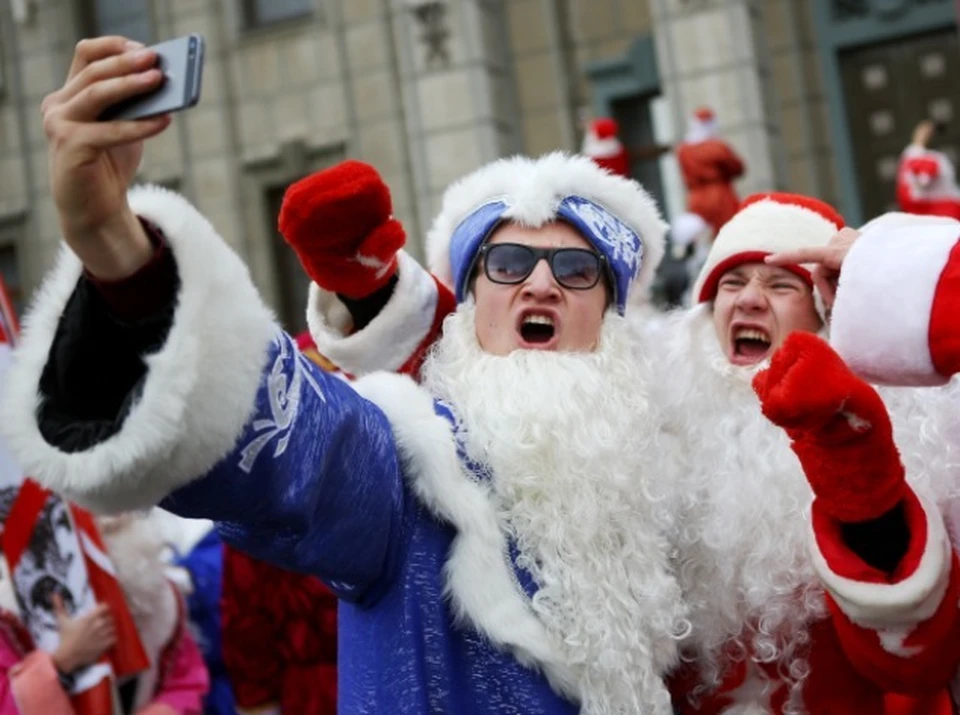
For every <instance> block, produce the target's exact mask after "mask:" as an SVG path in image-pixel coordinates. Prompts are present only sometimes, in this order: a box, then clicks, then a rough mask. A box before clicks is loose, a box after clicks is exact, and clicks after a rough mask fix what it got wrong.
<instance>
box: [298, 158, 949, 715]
mask: <svg viewBox="0 0 960 715" xmlns="http://www.w3.org/2000/svg"><path fill="white" fill-rule="evenodd" d="M325 178H329V175H326V176H318V177H314V178H313V179H312V181H311V183H312V190H313V194H312V195H313V197H314V199H315V200H316V201H317V203H316V204H315V206H319V205H322V203H323V202H322V201H320V200H319V196H320V195H321V194H322V193H323V184H324V179H325ZM300 188H301V189H303V188H304V186H301V187H300ZM320 213H322V211H321V212H320ZM842 226H843V221H842V219H841V218H840V217H839V216H838V215H837V214H836V212H834V211H833V210H832V209H831V208H830V207H829V206H826V205H825V204H823V203H821V202H818V201H816V200H812V199H807V198H805V197H800V196H795V195H781V194H771V195H761V196H758V197H755V198H753V199H751V200H750V201H748V202H747V203H746V205H745V207H744V209H743V210H742V211H741V212H740V213H739V214H738V215H737V216H736V217H735V218H734V220H732V221H731V222H730V223H729V224H728V225H727V226H726V227H725V229H724V230H723V231H722V232H721V234H720V236H719V237H718V239H717V242H716V243H715V244H714V247H713V250H712V251H711V254H710V255H709V256H708V260H707V263H706V265H705V266H704V269H703V271H702V272H701V276H700V279H699V280H698V283H697V286H696V289H695V290H696V293H695V294H696V295H697V297H698V299H699V300H700V301H701V304H700V306H699V307H698V308H696V309H693V310H691V311H688V312H685V313H679V314H677V315H676V317H674V318H673V319H672V320H671V321H669V322H668V323H667V325H666V326H665V327H662V328H661V329H660V330H659V331H658V333H657V334H656V335H651V336H649V337H650V339H651V341H652V342H650V343H645V344H657V345H658V350H662V351H663V354H662V355H660V356H658V359H657V360H656V361H654V363H653V374H652V376H649V375H648V378H647V379H650V380H651V383H650V384H651V394H652V395H654V397H655V401H657V402H658V403H660V404H661V405H662V406H663V407H664V410H665V413H666V416H665V422H664V425H663V427H662V429H663V438H662V440H661V441H660V443H659V448H658V449H659V454H658V457H659V459H660V467H661V469H662V470H663V471H664V473H665V474H668V475H669V479H670V480H671V481H672V482H673V483H674V484H676V485H677V486H678V493H679V497H678V500H677V502H676V504H675V505H674V508H675V509H676V512H677V514H681V515H682V519H681V520H680V522H681V523H682V524H683V528H681V529H680V530H679V532H678V536H677V545H678V547H679V554H680V555H679V562H678V564H679V566H678V568H679V575H680V579H681V584H682V586H683V588H684V593H685V598H686V599H687V601H688V603H689V605H690V607H691V608H692V613H693V618H692V622H693V628H692V631H691V636H690V639H689V640H688V649H687V652H686V655H687V657H688V658H689V659H690V662H689V665H688V668H687V669H685V670H684V671H682V672H679V673H678V674H677V675H676V679H675V681H674V693H675V699H676V703H677V707H678V708H679V709H680V711H681V712H683V713H721V712H723V713H730V714H732V713H748V712H751V713H753V712H756V713H763V712H774V713H779V712H809V713H812V714H814V715H821V714H824V715H825V714H828V713H830V714H832V713H860V712H874V713H889V714H892V713H902V712H913V713H949V712H951V707H952V706H951V705H950V702H949V696H948V694H947V692H946V689H945V684H946V683H947V682H948V680H949V679H950V677H952V675H953V672H954V670H955V668H956V662H957V653H956V648H955V647H954V645H955V640H953V639H954V638H955V635H951V636H950V637H946V636H944V634H946V633H951V634H956V633H957V611H956V600H957V599H956V598H955V597H954V596H949V595H945V589H947V588H949V590H950V591H949V592H950V593H954V592H955V591H956V590H957V572H956V569H955V564H954V562H953V560H952V558H951V556H950V553H949V549H948V547H947V540H946V534H945V532H944V529H943V524H942V521H941V520H940V516H939V511H938V509H937V506H940V507H941V508H943V507H944V506H945V505H946V504H948V503H949V499H950V497H952V496H953V495H954V494H955V493H956V489H955V486H954V485H953V484H951V483H950V480H949V476H950V474H951V470H950V463H951V459H952V457H951V456H950V454H949V453H948V452H949V451H950V450H949V449H945V445H947V446H949V444H950V442H949V440H948V439H947V432H948V429H949V425H950V424H951V418H950V416H951V414H952V413H953V412H955V402H954V401H953V399H952V398H951V396H950V395H946V394H942V395H936V396H927V397H925V398H924V399H918V398H917V396H916V395H914V394H903V395H898V394H893V395H890V396H888V397H887V399H888V402H889V403H890V404H891V405H893V406H894V419H895V421H896V423H897V427H898V430H899V431H898V433H897V434H898V438H899V439H901V440H902V442H903V444H904V445H905V446H906V449H905V450H904V453H905V457H904V460H905V463H906V466H907V471H906V473H907V474H908V475H909V478H910V484H911V485H914V486H915V487H916V489H917V490H918V492H920V493H922V494H923V495H924V498H923V500H920V499H918V498H917V497H916V496H915V495H914V492H913V491H912V489H911V488H908V487H906V486H904V481H903V479H902V476H903V469H902V468H901V466H900V461H899V458H898V457H897V455H896V452H895V451H894V450H893V448H892V445H891V442H890V434H889V430H888V428H887V427H885V425H886V424H887V422H888V420H887V417H886V414H885V408H884V406H883V404H882V403H880V402H879V401H878V400H876V399H875V398H874V396H873V392H872V391H871V390H870V388H868V387H866V386H865V385H863V384H862V383H860V381H859V380H858V379H856V378H854V377H853V376H852V375H850V374H849V373H848V372H846V371H845V370H844V369H843V367H842V364H839V363H838V361H837V360H836V359H835V357H834V356H833V355H832V354H831V352H830V350H829V348H827V347H826V345H825V344H823V343H822V342H817V341H814V342H812V343H809V342H806V343H805V342H800V343H798V344H794V345H792V346H791V347H790V351H789V352H788V354H787V355H786V356H784V357H783V358H782V359H781V361H780V363H779V365H777V366H775V367H776V369H775V370H774V373H773V374H774V377H773V378H772V379H766V380H764V381H763V382H762V383H761V385H760V386H759V388H758V389H759V390H760V392H761V394H762V397H763V399H764V402H765V404H766V407H767V410H768V412H770V413H771V415H772V416H773V417H774V419H776V420H778V421H779V422H781V423H782V424H784V426H786V427H788V428H789V429H788V432H789V435H788V434H787V432H784V431H781V430H779V429H777V427H775V426H773V425H771V424H770V422H769V421H768V420H767V419H766V418H765V417H764V416H763V415H761V413H760V409H759V405H758V402H757V398H756V396H755V394H754V390H753V386H752V384H751V383H752V380H753V378H754V377H755V375H756V374H757V372H758V370H760V369H761V368H762V367H763V366H764V365H765V364H766V363H767V361H768V360H769V358H770V356H771V355H772V354H773V353H774V351H775V350H776V349H777V348H778V347H780V346H781V345H782V344H783V343H784V342H785V341H786V339H787V337H788V336H789V335H790V334H791V333H794V332H798V331H799V332H805V333H815V332H819V331H822V330H823V318H822V315H821V312H820V311H819V310H818V307H817V301H816V300H815V296H814V291H813V289H812V281H811V277H810V271H809V268H810V267H809V266H802V265H798V264H789V265H787V266H786V267H773V266H767V265H766V264H765V263H764V258H765V257H766V256H767V255H769V254H771V253H776V252H780V251H783V250H788V249H790V248H795V247H804V246H810V245H813V246H821V245H823V244H825V243H826V242H827V240H828V239H829V238H830V237H831V236H832V235H833V234H834V233H836V232H837V231H838V230H839V229H840V228H841V227H842ZM296 228H297V226H294V225H292V224H291V225H288V226H287V236H288V238H292V239H293V240H295V241H296V240H301V241H306V242H307V243H316V239H315V238H311V236H313V237H315V236H316V235H317V234H316V233H313V232H297V230H296ZM344 259H346V260H349V257H348V256H344ZM325 265H326V262H325ZM308 268H313V269H314V270H313V272H312V275H314V278H315V281H316V279H317V278H318V277H319V278H320V280H323V273H324V271H325V270H327V269H326V268H321V267H319V266H318V267H315V268H314V266H313V265H312V264H308ZM404 273H406V275H404ZM419 275H423V277H417V276H419ZM396 280H397V287H396V289H395V292H394V293H393V294H391V295H390V296H389V297H388V298H387V299H386V302H385V303H384V304H383V307H382V308H381V312H380V313H379V314H377V315H376V317H374V318H373V319H372V320H368V321H367V322H365V323H364V324H363V329H361V330H360V331H359V332H356V333H353V334H350V335H344V334H342V333H340V330H341V329H342V328H343V327H344V326H345V325H349V324H350V319H349V317H343V315H344V314H341V313H339V311H337V310H333V306H334V305H337V304H340V303H341V301H339V300H338V299H337V298H336V296H335V295H333V294H330V293H328V292H325V291H323V290H321V289H320V288H319V287H318V286H317V285H316V284H315V285H314V286H313V288H312V296H313V300H314V304H315V305H320V306H323V307H324V309H325V310H326V311H327V313H326V314H327V315H341V317H342V318H343V322H342V323H341V324H340V326H339V327H338V326H335V325H333V324H332V323H330V322H329V321H326V322H324V321H320V320H315V322H314V323H313V325H312V327H313V328H314V334H315V335H318V336H320V341H321V344H322V345H323V346H324V347H323V349H324V351H325V352H326V353H327V354H331V353H333V354H336V355H337V356H338V358H340V359H342V360H346V361H347V363H346V365H347V366H348V367H347V369H351V367H349V366H351V365H352V366H353V367H352V369H358V368H359V369H363V367H370V363H369V357H368V358H367V359H368V362H367V363H366V364H365V365H357V364H356V363H357V361H356V360H355V358H356V357H358V355H356V354H355V353H354V352H353V351H354V346H356V345H358V344H363V345H364V347H365V348H371V347H373V346H379V347H378V348H377V349H376V350H375V351H374V353H373V354H374V355H375V356H376V357H378V358H380V359H384V360H386V361H389V362H391V363H392V364H394V365H398V364H402V363H403V362H405V361H407V359H408V357H409V354H398V353H397V352H395V351H394V350H391V345H399V344H400V343H399V342H398V339H399V338H400V337H401V336H403V338H405V339H406V340H407V341H410V340H411V338H412V336H413V335H414V334H416V335H420V336H421V337H423V338H424V339H425V340H427V341H429V340H431V339H432V337H431V336H432V335H434V333H431V331H430V329H429V327H428V326H429V325H430V324H431V322H435V321H430V320H429V319H426V318H423V317H422V316H421V317H420V318H419V324H418V323H417V319H416V318H415V314H416V313H417V312H418V310H416V309H415V310H412V311H408V310H407V309H406V308H405V306H406V307H410V306H414V305H415V304H420V305H424V304H425V305H431V304H432V303H431V300H430V299H428V300H423V301H416V302H414V301H412V300H411V299H412V297H413V296H415V295H418V294H421V295H422V294H426V295H428V296H432V295H436V292H435V291H434V289H433V286H434V285H435V283H434V282H433V281H432V280H431V279H430V278H429V277H428V276H426V275H425V274H423V272H422V270H420V271H419V272H418V270H417V267H416V265H415V264H413V263H401V271H400V274H399V275H398V276H397V277H396ZM401 283H402V284H403V285H404V286H410V285H414V284H419V285H421V286H422V287H423V290H422V292H421V291H416V290H409V289H404V288H401ZM353 292H354V294H358V293H361V292H362V291H361V289H360V287H359V286H353ZM380 300H382V297H381V298H380ZM374 302H377V300H374ZM320 316H321V314H320V313H318V316H316V317H320ZM418 325H419V327H418ZM398 328H399V330H398ZM640 329H641V330H642V329H644V327H643V326H640ZM368 355H369V353H368ZM351 360H353V361H354V362H351ZM661 371H662V372H661ZM784 375H793V377H792V378H791V379H790V380H786V378H783V377H782V376H784ZM784 383H786V384H791V385H793V388H792V389H791V390H789V391H788V392H787V393H786V394H784V392H783V391H782V390H780V391H777V390H773V389H771V388H772V386H774V385H778V384H784ZM820 384H826V385H829V386H832V387H833V388H834V389H835V390H836V392H837V393H839V394H841V395H844V396H852V395H857V396H858V397H857V401H856V410H858V411H859V412H856V414H857V419H862V420H864V422H863V424H866V422H870V423H871V424H873V425H875V427H876V428H875V429H873V430H867V431H865V433H864V434H863V435H856V437H857V439H852V438H851V439H850V440H849V441H848V443H845V442H844V439H842V438H840V437H836V440H835V441H832V440H834V436H832V435H833V434H834V430H835V428H836V425H835V424H834V421H833V418H832V417H831V414H832V413H830V411H829V410H827V411H826V413H822V410H821V408H823V409H826V408H824V407H823V404H821V403H816V405H814V406H813V407H811V410H812V411H813V412H817V411H818V410H821V413H818V414H817V415H807V416H806V417H804V420H800V422H801V426H802V424H805V420H806V419H807V417H809V420H810V425H808V426H807V427H804V428H798V427H797V425H795V424H794V423H793V422H794V421H796V420H797V419H799V418H798V417H797V412H801V413H802V412H803V409H802V407H803V405H804V404H806V403H805V401H804V399H803V398H804V396H805V395H806V394H807V393H809V394H810V395H820V396H822V394H823V390H821V391H820V392H818V391H817V390H816V389H814V388H815V387H816V386H817V385H820ZM768 385H769V386H771V387H768ZM931 398H933V399H931ZM842 401H843V399H841V400H840V402H842ZM824 404H829V400H828V401H827V403H824ZM834 404H837V403H834ZM791 405H792V406H793V407H794V408H795V410H796V412H792V411H791ZM849 407H850V409H851V410H853V409H854V404H853V403H850V405H849ZM851 414H854V412H851ZM918 415H923V419H924V422H923V425H924V426H923V429H921V430H917V429H915V425H912V424H909V425H908V423H907V420H908V418H910V419H914V420H915V419H917V416H918ZM844 419H846V418H844ZM854 421H856V420H854ZM791 439H793V441H794V442H795V444H798V445H805V444H806V445H809V446H807V447H800V448H799V452H800V454H801V463H800V464H798V461H797V455H795V454H794V453H793V452H792V451H791V450H790V442H791ZM838 443H839V444H838ZM671 445H673V446H674V447H675V449H671ZM834 449H836V450H837V451H839V452H840V453H841V455H840V456H831V455H832V454H834V452H833V451H832V450H834ZM833 459H837V460H838V461H839V462H840V463H841V464H848V463H849V464H855V465H860V466H864V467H866V468H865V469H864V471H865V472H866V475H867V476H866V478H865V481H864V475H859V474H857V473H856V471H857V470H847V471H846V472H841V471H840V470H839V469H838V470H837V472H836V473H835V474H834V473H832V472H831V474H833V475H834V477H835V478H830V479H825V478H824V474H823V465H824V464H831V460H833ZM867 465H869V466H867ZM801 466H802V467H804V468H805V471H806V475H807V477H808V479H809V482H808V480H807V479H804V470H803V469H801ZM858 480H859V481H858ZM811 483H812V485H813V487H814V489H813V490H812V489H811ZM851 492H852V493H851ZM814 495H817V496H818V497H819V500H818V503H819V505H820V506H819V507H817V508H815V509H814V522H813V524H814V525H815V533H816V538H817V541H818V543H819V542H820V541H822V540H823V539H828V540H829V538H830V537H831V535H832V537H834V538H836V537H839V536H842V538H841V539H839V541H840V542H841V543H847V541H849V542H850V543H851V544H852V545H853V546H852V547H851V548H845V549H839V550H830V549H828V550H827V551H826V552H824V550H817V549H814V550H813V551H812V552H811V549H810V522H809V521H808V519H807V518H806V517H805V514H806V513H807V512H808V511H809V509H810V508H811V503H812V501H813V497H814ZM891 495H894V496H891ZM871 544H872V545H874V546H875V547H876V548H875V550H873V551H871V548H872V547H871V546H870V545H871ZM865 545H866V546H865ZM827 594H829V596H828V595H827ZM861 599H862V600H861ZM879 603H885V604H886V607H885V608H878V607H877V605H876V604H879ZM918 604H922V607H918ZM854 624H859V625H861V626H866V627H870V628H876V629H878V630H880V631H882V633H881V635H880V636H872V639H871V638H867V639H862V640H860V641H859V642H858V645H857V646H851V643H850V642H849V641H848V640H847V639H848V638H849V637H850V635H851V630H854V631H855V630H856V625H854ZM899 690H903V691H907V692H910V693H912V694H913V695H912V696H911V697H909V698H906V699H898V697H897V696H895V695H891V694H890V693H892V692H894V691H899ZM900 707H905V708H907V709H898V708H900Z"/></svg>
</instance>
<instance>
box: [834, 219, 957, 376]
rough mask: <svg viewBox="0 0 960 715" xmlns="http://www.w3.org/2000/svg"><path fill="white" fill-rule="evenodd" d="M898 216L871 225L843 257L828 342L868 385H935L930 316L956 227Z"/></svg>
mask: <svg viewBox="0 0 960 715" xmlns="http://www.w3.org/2000/svg"><path fill="white" fill-rule="evenodd" d="M900 216H901V217H900V218H898V217H897V215H894V216H892V217H891V218H890V219H889V220H876V221H873V222H871V223H870V224H869V225H868V226H867V227H866V230H865V231H864V233H863V234H862V235H861V236H860V238H859V239H857V240H856V241H855V242H854V244H853V247H852V248H851V249H850V252H849V253H848V254H847V257H846V258H845V259H844V262H843V268H842V269H841V275H840V285H839V288H838V290H837V299H836V302H835V303H834V306H833V313H832V316H831V325H830V343H831V345H833V348H834V349H835V350H836V351H837V352H838V353H839V354H840V356H841V357H842V358H843V359H844V360H845V361H846V363H847V364H848V365H849V366H850V367H851V369H853V370H854V371H855V372H856V373H857V374H858V375H860V376H861V377H863V378H864V379H865V380H868V381H870V382H876V383H880V384H889V385H942V384H944V383H945V382H946V381H947V377H946V376H944V375H940V374H939V373H938V372H937V371H936V369H934V365H933V359H932V358H931V355H930V344H929V332H930V316H931V312H932V310H933V302H934V297H935V295H936V290H937V282H938V280H939V278H940V274H941V273H942V272H943V269H944V267H945V266H946V265H947V261H948V259H949V256H950V252H951V251H952V250H953V248H954V246H955V245H956V243H957V240H958V239H960V222H957V221H953V220H951V219H943V218H934V217H924V218H920V217H917V220H916V221H911V222H909V223H907V224H904V223H903V219H902V215H900ZM930 219H933V220H930Z"/></svg>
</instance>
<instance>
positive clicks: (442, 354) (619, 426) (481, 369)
mask: <svg viewBox="0 0 960 715" xmlns="http://www.w3.org/2000/svg"><path fill="white" fill-rule="evenodd" d="M474 314H475V311H474V309H473V306H472V303H467V304H464V305H462V306H461V307H460V308H459V309H458V311H457V313H455V314H454V315H452V316H450V317H449V318H447V320H446V322H445V323H444V336H443V338H442V340H441V341H440V342H439V343H438V344H437V346H436V347H435V349H434V351H433V352H432V353H431V355H430V356H429V357H428V359H427V362H426V364H425V366H424V369H423V376H424V384H425V385H426V387H427V388H428V389H429V390H430V391H431V393H432V394H434V395H435V396H436V397H439V398H440V399H442V400H444V401H445V402H447V403H448V404H450V405H451V406H452V407H453V410H454V412H455V413H456V415H457V417H458V419H459V420H460V428H461V436H462V439H463V441H464V445H465V448H466V450H467V453H468V455H469V457H470V458H471V459H472V460H473V461H475V462H477V463H479V464H483V465H486V466H488V467H489V468H490V469H491V472H492V474H493V477H492V479H493V491H494V495H495V498H496V499H497V501H498V504H497V507H498V512H499V516H500V518H501V525H502V528H504V529H505V530H506V533H508V534H509V535H510V536H511V537H512V538H513V539H514V540H515V542H516V545H517V548H518V550H519V554H520V555H519V558H518V565H520V566H521V567H523V568H525V569H527V570H528V571H529V572H530V573H531V575H532V576H533V578H534V580H535V582H536V583H537V585H538V587H539V590H538V592H537V593H536V595H535V596H534V597H533V599H532V608H533V610H534V611H535V612H536V614H537V615H538V617H539V618H540V620H541V621H542V622H543V624H544V625H545V626H546V627H547V629H548V631H549V632H551V634H552V635H554V636H555V637H556V640H557V641H558V642H559V643H560V648H561V649H562V655H563V657H564V658H565V660H566V662H567V663H568V664H569V665H570V666H571V667H572V668H573V670H574V672H575V673H576V674H577V677H578V680H579V686H580V692H581V697H582V703H581V704H582V712H584V713H591V714H594V713H596V714H600V713H603V714H607V713H609V714H614V713H616V714H620V713H624V714H625V713H631V714H632V713H639V712H642V713H656V714H660V713H663V714H664V715H668V714H669V713H671V712H672V708H671V704H670V697H669V693H668V692H667V689H666V686H665V685H664V683H663V678H664V676H665V675H666V674H667V673H668V672H669V671H670V670H671V669H672V667H673V666H674V665H675V663H676V659H677V641H678V638H680V637H681V636H682V635H683V633H684V631H685V630H686V628H687V625H688V624H687V623H686V621H685V608H684V607H683V605H682V600H681V597H680V590H679V587H678V584H677V582H676V580H675V578H674V576H673V574H672V572H671V570H670V566H669V563H670V553H671V552H670V545H669V543H668V541H667V539H666V538H665V534H667V533H669V531H670V530H671V529H672V528H673V524H672V521H671V519H670V513H669V509H668V505H667V500H666V498H665V490H664V489H661V488H660V487H661V485H656V484H655V483H654V481H652V478H651V475H653V474H655V473H654V472H653V471H652V470H651V469H650V468H649V467H647V466H645V465H646V464H656V443H655V436H656V434H657V429H658V425H659V419H658V417H657V415H656V413H655V412H654V411H653V410H652V409H651V406H650V403H649V401H648V399H647V391H646V389H645V383H646V379H647V377H646V367H645V365H644V364H643V360H642V358H641V356H642V354H643V353H642V350H641V349H640V346H639V344H637V343H636V342H635V340H634V339H633V338H631V337H629V336H628V334H627V330H626V329H625V323H624V321H623V319H622V318H620V317H619V316H617V315H615V314H613V313H608V314H607V315H606V316H605V318H604V325H603V331H602V335H601V340H600V346H599V348H598V350H597V351H595V352H591V353H559V352H545V351H533V350H517V351H514V352H513V353H511V354H510V355H507V356H503V357H500V356H494V355H490V354H487V353H485V352H483V350H482V349H481V348H480V346H479V344H478V342H477V338H476V333H475V319H474Z"/></svg>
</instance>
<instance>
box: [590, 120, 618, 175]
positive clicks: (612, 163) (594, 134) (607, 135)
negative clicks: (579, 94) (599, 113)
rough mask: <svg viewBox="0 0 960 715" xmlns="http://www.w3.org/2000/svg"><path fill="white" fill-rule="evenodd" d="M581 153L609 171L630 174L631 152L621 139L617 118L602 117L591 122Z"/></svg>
mask: <svg viewBox="0 0 960 715" xmlns="http://www.w3.org/2000/svg"><path fill="white" fill-rule="evenodd" d="M581 153H582V154H583V155H584V156H588V157H590V158H591V159H593V161H594V163H596V164H597V165H598V166H600V167H601V168H603V169H606V170H607V171H610V172H612V173H614V174H619V175H620V176H626V177H629V176H630V154H629V152H628V151H627V148H626V147H625V146H624V145H623V143H622V142H621V141H620V126H619V125H618V124H617V121H616V120H615V119H610V118H609V117H601V118H599V119H594V120H593V121H592V122H590V126H589V127H587V132H586V134H584V137H583V147H582V149H581Z"/></svg>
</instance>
